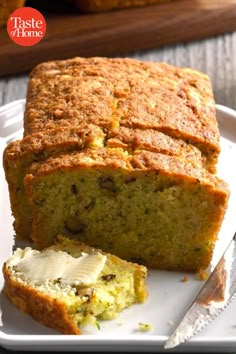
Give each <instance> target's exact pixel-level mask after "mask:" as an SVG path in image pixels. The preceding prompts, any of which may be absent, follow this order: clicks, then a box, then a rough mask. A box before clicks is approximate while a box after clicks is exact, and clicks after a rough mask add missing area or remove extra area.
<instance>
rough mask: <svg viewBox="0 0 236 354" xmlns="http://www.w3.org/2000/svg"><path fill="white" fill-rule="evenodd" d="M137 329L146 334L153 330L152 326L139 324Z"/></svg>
mask: <svg viewBox="0 0 236 354" xmlns="http://www.w3.org/2000/svg"><path fill="white" fill-rule="evenodd" d="M138 327H139V330H140V331H142V332H148V331H151V330H152V329H153V325H152V324H151V323H143V322H139V324H138Z"/></svg>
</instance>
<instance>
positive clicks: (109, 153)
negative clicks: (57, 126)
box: [25, 148, 228, 193]
mask: <svg viewBox="0 0 236 354" xmlns="http://www.w3.org/2000/svg"><path fill="white" fill-rule="evenodd" d="M80 167H85V168H88V169H90V168H92V167H103V168H105V169H108V170H112V169H113V168H119V169H123V170H126V171H129V172H132V171H135V170H139V171H143V172H145V171H151V172H155V171H157V172H161V173H162V174H163V175H166V176H169V177H173V178H175V177H178V178H180V179H182V180H183V181H184V182H187V181H190V182H191V181H193V182H195V181H196V179H197V180H198V183H201V184H205V185H208V186H209V188H214V189H222V190H224V191H225V192H226V193H228V187H227V184H226V183H225V182H224V181H223V180H221V179H220V178H218V177H217V176H215V175H213V174H211V173H209V172H207V171H206V170H205V169H201V168H198V166H197V167H194V166H193V165H192V164H190V163H189V162H188V161H186V160H185V159H183V158H181V157H177V156H169V155H163V154H159V153H154V152H151V151H145V150H139V151H137V152H136V153H134V154H129V153H128V152H127V151H124V150H123V149H120V148H110V149H109V148H99V149H86V150H83V151H80V152H74V153H71V154H65V155H63V159H62V158H61V156H56V157H51V158H48V159H47V160H46V161H43V162H39V163H34V164H32V165H31V168H30V169H29V173H28V175H27V176H26V177H25V184H26V185H28V184H29V185H30V180H31V179H32V178H34V177H35V178H36V177H39V176H45V175H48V174H53V173H54V172H57V171H59V170H60V171H62V170H64V171H71V170H77V169H79V168H80Z"/></svg>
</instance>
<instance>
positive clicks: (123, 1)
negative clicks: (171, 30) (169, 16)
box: [73, 0, 173, 12]
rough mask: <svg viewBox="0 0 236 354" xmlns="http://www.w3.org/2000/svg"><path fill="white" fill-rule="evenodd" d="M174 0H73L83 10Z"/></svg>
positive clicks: (99, 9) (140, 5) (137, 5)
mask: <svg viewBox="0 0 236 354" xmlns="http://www.w3.org/2000/svg"><path fill="white" fill-rule="evenodd" d="M171 1H173V0H86V1H85V0H73V3H75V5H76V6H77V7H78V8H79V9H80V10H81V11H83V12H103V11H108V10H117V9H122V8H133V7H143V6H149V5H156V4H162V3H168V2H171Z"/></svg>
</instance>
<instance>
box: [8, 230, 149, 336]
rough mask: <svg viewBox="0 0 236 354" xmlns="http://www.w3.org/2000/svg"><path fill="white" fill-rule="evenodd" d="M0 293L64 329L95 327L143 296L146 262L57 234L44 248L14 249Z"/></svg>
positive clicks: (67, 331)
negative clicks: (142, 262)
mask: <svg viewBox="0 0 236 354" xmlns="http://www.w3.org/2000/svg"><path fill="white" fill-rule="evenodd" d="M3 274H4V278H5V284H4V292H5V294H6V295H7V297H8V298H9V299H10V301H11V302H12V303H13V304H14V305H16V306H17V307H18V308H19V309H20V310H21V311H23V312H25V313H27V314H29V315H31V316H32V317H33V318H34V319H36V320H37V321H39V322H41V323H42V324H44V325H46V326H48V327H51V328H54V329H56V330H57V331H60V332H62V333H65V334H80V333H81V332H83V326H84V325H87V324H92V325H97V326H99V322H98V321H99V320H110V319H113V318H115V317H117V316H118V314H119V313H120V312H121V311H122V310H124V309H125V308H127V307H129V306H131V305H132V304H135V303H142V302H144V301H145V300H146V298H147V289H146V275H147V270H146V268H145V267H144V266H140V265H138V264H132V263H128V262H125V261H123V260H121V259H119V258H118V257H115V256H113V255H110V254H105V253H103V252H102V251H100V250H97V249H93V248H91V247H88V246H86V245H84V244H83V243H81V242H78V241H74V240H70V239H68V238H66V237H64V236H59V237H58V239H57V242H56V244H55V245H53V246H52V247H50V248H49V249H47V250H43V251H42V252H39V251H36V250H33V249H32V248H29V247H27V248H25V249H19V248H18V249H17V250H16V251H15V252H14V254H13V255H12V256H11V257H10V258H9V259H8V260H7V261H6V262H5V263H4V266H3Z"/></svg>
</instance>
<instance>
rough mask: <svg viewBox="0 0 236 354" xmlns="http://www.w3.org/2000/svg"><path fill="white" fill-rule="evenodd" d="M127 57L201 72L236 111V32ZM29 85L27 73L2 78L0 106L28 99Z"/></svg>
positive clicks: (221, 101)
mask: <svg viewBox="0 0 236 354" xmlns="http://www.w3.org/2000/svg"><path fill="white" fill-rule="evenodd" d="M126 56H129V57H134V58H139V59H142V60H153V61H164V62H168V63H170V64H174V65H179V66H188V67H193V68H196V69H198V70H201V71H203V72H205V73H206V74H207V75H209V76H210V78H211V80H212V85H213V89H214V93H215V99H216V102H217V103H219V104H223V105H226V106H228V107H231V108H234V109H236V32H234V33H230V34H224V35H220V36H217V37H213V38H207V39H204V40H201V41H196V42H190V43H187V44H177V45H173V46H166V47H163V48H158V49H153V50H148V51H140V52H135V53H127V54H126ZM16 65H17V64H16ZM27 82H28V73H26V74H24V75H17V76H9V77H4V78H0V105H3V104H5V103H8V102H10V101H13V100H16V99H19V98H22V97H25V95H26V89H27Z"/></svg>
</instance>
